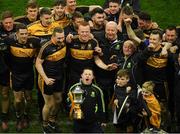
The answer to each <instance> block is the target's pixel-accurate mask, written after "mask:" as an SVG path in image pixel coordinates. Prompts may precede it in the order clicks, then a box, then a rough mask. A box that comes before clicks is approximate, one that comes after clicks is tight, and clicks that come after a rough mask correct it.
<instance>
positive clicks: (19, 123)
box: [16, 119, 23, 132]
mask: <svg viewBox="0 0 180 134" xmlns="http://www.w3.org/2000/svg"><path fill="white" fill-rule="evenodd" d="M22 130H23V122H22V120H20V119H18V120H17V122H16V131H17V132H21V131H22Z"/></svg>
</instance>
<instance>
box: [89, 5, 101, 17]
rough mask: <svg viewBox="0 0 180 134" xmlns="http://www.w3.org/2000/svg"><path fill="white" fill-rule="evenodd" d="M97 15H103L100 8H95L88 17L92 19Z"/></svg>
mask: <svg viewBox="0 0 180 134" xmlns="http://www.w3.org/2000/svg"><path fill="white" fill-rule="evenodd" d="M97 13H99V14H103V13H104V10H103V9H102V8H100V7H96V8H94V9H93V10H92V11H91V12H90V15H91V17H93V16H94V15H95V14H97Z"/></svg>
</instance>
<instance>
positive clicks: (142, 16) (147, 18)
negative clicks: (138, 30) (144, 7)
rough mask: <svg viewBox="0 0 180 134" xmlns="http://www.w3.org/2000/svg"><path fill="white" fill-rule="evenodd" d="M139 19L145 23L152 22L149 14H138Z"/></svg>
mask: <svg viewBox="0 0 180 134" xmlns="http://www.w3.org/2000/svg"><path fill="white" fill-rule="evenodd" d="M138 16H139V19H141V20H145V21H151V15H150V14H149V13H147V12H140V13H138Z"/></svg>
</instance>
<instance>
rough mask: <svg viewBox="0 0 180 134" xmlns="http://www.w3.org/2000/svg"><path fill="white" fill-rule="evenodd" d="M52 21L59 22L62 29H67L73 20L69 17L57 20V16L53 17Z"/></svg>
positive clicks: (65, 16)
mask: <svg viewBox="0 0 180 134" xmlns="http://www.w3.org/2000/svg"><path fill="white" fill-rule="evenodd" d="M52 19H53V21H55V22H57V23H58V24H59V26H60V27H61V28H65V27H66V26H67V25H69V24H70V22H71V18H69V17H68V16H67V15H64V16H63V17H61V18H59V19H55V16H53V18H52Z"/></svg>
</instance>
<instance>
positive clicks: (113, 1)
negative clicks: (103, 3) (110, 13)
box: [108, 0, 121, 4]
mask: <svg viewBox="0 0 180 134" xmlns="http://www.w3.org/2000/svg"><path fill="white" fill-rule="evenodd" d="M110 2H112V3H117V4H121V3H120V0H109V2H108V3H110Z"/></svg>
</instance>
